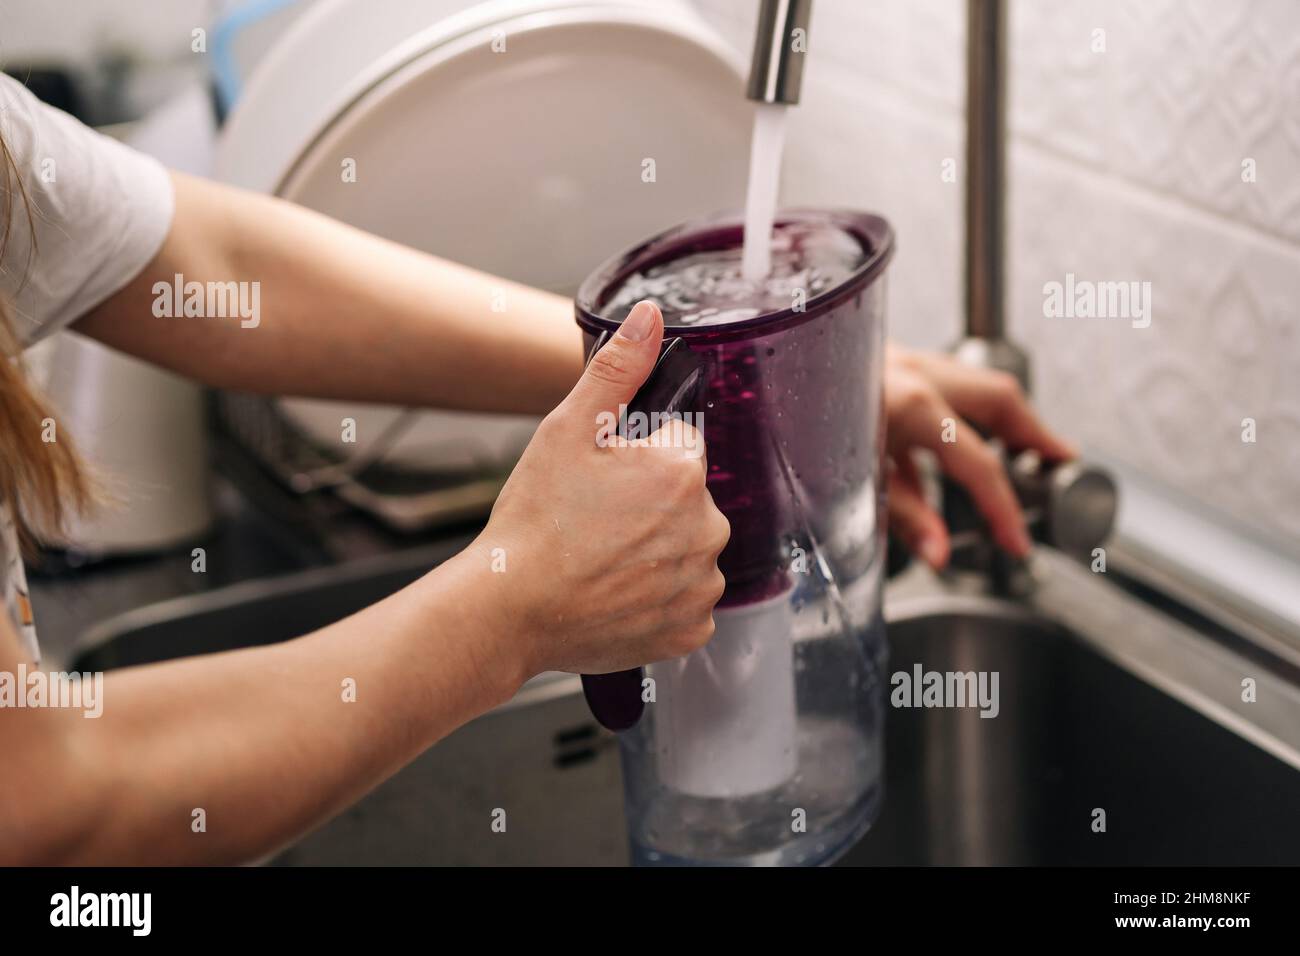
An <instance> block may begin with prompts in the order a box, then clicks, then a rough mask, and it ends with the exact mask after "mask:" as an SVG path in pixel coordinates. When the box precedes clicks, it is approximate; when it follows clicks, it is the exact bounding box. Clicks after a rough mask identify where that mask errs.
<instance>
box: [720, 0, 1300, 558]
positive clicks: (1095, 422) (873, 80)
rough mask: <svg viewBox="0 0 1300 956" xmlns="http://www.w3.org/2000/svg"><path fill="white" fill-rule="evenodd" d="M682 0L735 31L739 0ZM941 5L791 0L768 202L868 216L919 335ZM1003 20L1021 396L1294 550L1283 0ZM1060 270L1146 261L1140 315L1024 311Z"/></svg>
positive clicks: (947, 298) (939, 230) (897, 309)
mask: <svg viewBox="0 0 1300 956" xmlns="http://www.w3.org/2000/svg"><path fill="white" fill-rule="evenodd" d="M697 6H698V7H699V8H700V9H701V11H702V12H703V13H704V14H705V16H706V17H707V18H708V19H709V20H710V21H711V22H713V23H714V24H715V25H716V26H717V27H718V28H719V29H720V30H721V31H722V32H723V33H724V34H725V35H726V36H728V37H729V38H730V39H731V40H732V41H733V42H734V43H735V45H736V46H737V47H738V48H739V49H741V50H742V51H745V52H746V53H748V50H749V48H750V44H751V43H752V40H753V28H754V19H755V13H754V11H755V8H756V4H755V3H752V2H750V0H697ZM965 10H966V5H965V2H964V0H870V2H865V0H817V2H816V3H815V4H814V13H813V22H812V27H811V30H810V44H809V46H810V54H809V60H808V63H807V66H806V72H805V76H804V88H803V99H802V103H801V105H800V106H799V107H798V108H797V109H796V110H795V111H794V114H793V118H792V123H791V130H790V138H789V140H788V143H787V147H786V150H787V152H786V171H785V186H784V196H783V202H785V203H786V204H819V205H827V204H838V205H848V206H860V207H865V208H870V209H873V210H876V211H879V212H881V213H883V214H884V215H886V216H887V217H888V218H889V219H890V221H891V222H892V223H893V224H894V226H895V229H896V230H897V233H898V238H899V255H898V257H897V259H896V260H895V264H894V266H893V268H892V269H891V273H890V280H889V281H890V284H891V290H890V310H891V315H890V322H891V333H892V334H893V335H894V336H895V337H896V338H898V339H900V340H903V341H906V342H909V343H913V344H917V345H924V346H930V347H935V346H943V345H946V344H948V343H949V342H951V341H952V340H953V339H954V338H955V337H956V335H957V334H958V331H959V329H960V326H961V303H962V288H961V257H962V187H961V185H960V183H957V184H951V183H944V182H943V181H942V179H941V176H940V171H941V164H942V162H943V160H944V159H945V158H948V157H952V158H956V159H957V160H958V161H959V163H960V161H961V158H962V142H963V138H964V118H963V116H962V103H963V101H964V99H965V90H964V88H963V85H964V63H965ZM1097 30H1102V31H1104V42H1105V49H1104V52H1094V50H1093V44H1094V42H1095V41H1096V40H1097V39H1099V38H1100V36H1101V34H1097V33H1095V32H1094V31H1097ZM1010 32H1011V63H1010V104H1009V105H1010V126H1011V147H1010V157H1009V163H1008V179H1009V191H1010V196H1009V203H1010V205H1009V209H1008V227H1009V230H1010V232H1009V237H1008V256H1009V275H1008V283H1009V285H1008V310H1009V315H1008V323H1009V327H1010V329H1011V333H1012V335H1013V336H1014V337H1015V338H1017V339H1018V340H1019V341H1020V342H1021V343H1022V344H1023V345H1025V346H1027V347H1028V348H1029V349H1030V351H1031V353H1032V355H1033V362H1034V373H1035V388H1036V397H1037V400H1038V402H1039V404H1040V405H1041V406H1042V408H1043V410H1044V412H1045V414H1046V415H1047V416H1048V417H1049V419H1050V420H1052V421H1053V422H1054V423H1055V424H1057V425H1058V426H1059V427H1061V428H1062V429H1063V430H1065V431H1067V432H1068V433H1070V434H1072V435H1074V436H1077V437H1078V438H1080V440H1082V441H1083V443H1084V445H1085V447H1087V448H1088V449H1089V450H1090V451H1091V452H1092V453H1094V454H1098V455H1101V456H1102V457H1106V458H1111V459H1114V460H1117V461H1121V462H1124V463H1127V464H1129V465H1132V466H1135V467H1136V468H1138V469H1140V470H1142V471H1143V472H1145V473H1147V474H1149V475H1152V476H1153V477H1155V478H1157V479H1159V480H1160V481H1161V482H1163V483H1164V484H1165V485H1167V486H1168V487H1169V488H1170V489H1172V490H1173V491H1175V492H1176V493H1178V494H1180V495H1181V496H1183V497H1186V498H1190V499H1192V500H1194V501H1196V502H1199V503H1200V504H1201V505H1202V506H1205V507H1207V508H1209V509H1212V510H1213V511H1215V512H1217V513H1219V514H1221V515H1224V516H1228V517H1230V518H1231V519H1233V520H1235V521H1237V522H1238V523H1239V524H1240V525H1242V526H1243V527H1245V528H1249V529H1253V531H1254V532H1255V533H1257V534H1260V535H1263V536H1265V537H1267V538H1270V539H1271V540H1273V541H1275V542H1277V541H1282V542H1284V543H1285V544H1286V545H1287V546H1288V547H1289V549H1290V550H1292V551H1296V550H1300V549H1298V548H1297V546H1296V543H1295V542H1296V541H1297V540H1300V479H1298V478H1297V476H1298V475H1300V319H1298V317H1297V303H1298V302H1300V2H1296V0H1095V2H1090V3H1086V4H1084V3H1077V2H1071V0H1014V2H1013V3H1012V6H1011V25H1010ZM1247 158H1252V159H1254V160H1255V166H1256V171H1257V179H1256V181H1255V182H1253V183H1248V182H1243V181H1242V163H1243V160H1245V159H1247ZM1067 272H1073V273H1074V274H1075V275H1076V276H1077V277H1079V278H1081V279H1085V278H1086V279H1091V280H1096V281H1121V280H1138V281H1149V282H1151V284H1152V295H1153V303H1154V305H1153V320H1152V323H1151V327H1150V328H1147V329H1135V328H1133V327H1132V326H1131V324H1130V323H1129V322H1127V321H1124V320H1102V319H1093V320H1085V319H1048V318H1045V317H1044V316H1043V291H1042V289H1043V284H1044V283H1045V282H1048V281H1052V280H1055V281H1063V280H1064V277H1065V274H1066V273H1067ZM1245 417H1251V418H1254V419H1256V421H1257V423H1258V442H1257V443H1256V444H1253V445H1252V444H1244V443H1243V442H1242V441H1241V420H1242V419H1243V418H1245Z"/></svg>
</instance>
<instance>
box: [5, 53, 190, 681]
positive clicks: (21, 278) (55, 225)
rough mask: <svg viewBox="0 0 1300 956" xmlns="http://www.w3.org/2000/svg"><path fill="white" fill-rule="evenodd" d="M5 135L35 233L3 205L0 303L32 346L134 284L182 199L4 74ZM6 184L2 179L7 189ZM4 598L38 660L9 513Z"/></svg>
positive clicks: (14, 207) (152, 167)
mask: <svg viewBox="0 0 1300 956" xmlns="http://www.w3.org/2000/svg"><path fill="white" fill-rule="evenodd" d="M0 137H2V138H3V139H4V143H5V146H6V147H7V148H8V150H9V153H10V155H11V156H12V157H13V161H14V165H15V166H16V167H17V170H18V174H19V175H20V176H21V177H22V181H23V185H24V186H25V187H26V193H27V201H28V207H29V208H30V210H31V214H32V215H31V221H32V224H33V228H29V226H28V218H27V209H25V208H24V206H23V200H22V197H21V196H20V195H18V194H17V193H14V194H12V195H8V196H3V197H0V201H3V202H5V203H6V204H7V205H8V206H9V207H10V223H9V241H8V246H7V247H6V249H5V254H4V259H3V261H0V298H3V299H4V301H5V302H6V303H7V304H8V306H9V313H10V315H11V316H12V319H13V323H14V331H15V332H16V333H17V335H18V339H19V341H20V342H21V343H22V345H23V346H24V347H25V346H28V345H31V344H32V343H33V342H36V341H38V340H39V339H41V338H43V337H45V336H46V335H49V334H50V333H51V332H54V331H57V330H58V329H61V328H63V327H65V326H67V325H69V324H71V323H72V322H74V321H76V320H77V319H78V318H80V317H81V316H83V315H85V314H86V313H87V312H89V311H90V310H91V309H93V308H94V307H95V306H97V305H98V304H99V303H101V302H103V301H104V300H105V299H107V298H108V297H109V296H111V295H112V294H113V293H114V292H116V291H117V290H118V289H120V288H122V286H124V285H126V283H127V282H129V281H130V280H131V279H132V278H134V277H135V276H136V275H137V274H138V273H139V272H140V270H141V269H143V268H144V267H145V265H147V264H148V262H149V261H150V260H151V259H152V258H153V257H154V256H155V255H156V254H157V252H158V250H159V248H160V247H161V246H162V243H163V240H164V239H166V237H167V232H168V230H169V229H170V228H171V221H172V212H173V208H174V201H173V197H172V186H171V179H170V178H169V177H168V175H167V170H166V169H164V168H163V166H162V165H161V164H160V163H159V162H158V161H157V160H155V159H152V158H151V157H148V156H145V155H144V154H142V153H137V152H135V151H134V150H132V149H130V148H128V147H126V146H123V145H122V144H121V143H118V142H116V141H115V140H112V139H109V138H108V137H107V136H103V135H101V134H99V133H96V132H95V131H94V130H92V129H89V128H88V127H86V126H83V125H82V124H81V123H79V122H77V121H76V120H75V119H73V118H72V117H71V116H69V115H68V114H66V113H64V112H62V111H61V110H56V109H54V108H53V107H50V106H46V105H45V104H44V103H41V102H40V101H39V100H37V99H36V97H34V96H32V95H31V94H30V93H28V92H27V90H26V89H25V88H24V87H23V86H22V84H21V83H19V82H18V81H17V80H16V79H14V78H12V77H10V76H7V75H4V74H0ZM3 182H4V179H3V177H2V176H0V188H3V185H2V184H3ZM2 447H3V446H2V445H0V448H2ZM0 592H2V593H3V597H4V603H5V605H6V607H7V608H8V609H9V613H10V615H11V616H12V617H13V618H14V623H15V625H16V626H17V628H18V630H19V633H20V636H21V637H22V639H23V641H24V644H25V645H26V647H27V649H28V650H29V651H30V652H31V654H32V656H33V657H35V656H36V633H35V629H34V628H33V627H32V626H31V606H30V602H29V601H28V600H27V593H26V592H27V587H26V583H25V581H24V580H23V574H22V564H21V561H20V559H19V553H18V547H17V544H16V542H15V536H14V527H13V522H12V520H11V519H10V516H9V515H8V514H7V513H6V512H5V510H4V508H3V505H0Z"/></svg>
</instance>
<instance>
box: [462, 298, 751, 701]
mask: <svg viewBox="0 0 1300 956" xmlns="http://www.w3.org/2000/svg"><path fill="white" fill-rule="evenodd" d="M662 338H663V317H662V316H661V314H660V312H659V310H658V308H657V307H655V306H654V305H653V304H651V303H648V302H643V303H641V304H639V305H637V307H636V308H635V309H633V310H632V313H631V315H629V316H628V318H627V320H626V321H625V322H624V323H623V325H622V326H621V328H620V329H619V331H618V333H616V334H615V335H614V336H613V338H611V339H610V341H609V342H608V343H607V344H606V345H605V347H604V348H603V349H601V350H600V352H599V353H597V355H596V356H595V358H594V359H592V361H591V364H590V365H588V366H587V369H586V371H585V372H584V373H583V376H582V378H581V380H580V381H579V382H578V384H577V385H576V386H575V387H574V389H573V391H572V392H571V393H570V394H569V396H568V397H567V398H566V399H565V400H564V401H563V402H562V403H561V404H560V405H559V406H558V407H557V408H556V409H555V410H554V411H553V412H551V413H550V414H549V415H547V416H546V418H545V419H544V420H543V422H542V424H541V427H540V428H538V430H537V433H536V435H534V436H533V440H532V442H531V443H530V444H529V446H528V448H527V449H526V450H525V451H524V454H523V456H522V457H521V458H520V460H519V463H518V464H517V465H516V466H515V470H514V472H513V473H512V474H511V475H510V479H509V480H508V481H507V482H506V485H505V488H503V489H502V491H501V495H500V497H498V499H497V502H496V506H495V507H494V508H493V509H492V517H491V518H490V519H489V521H488V524H487V527H486V528H485V529H484V531H483V533H482V534H481V535H480V536H479V538H478V539H477V540H476V541H475V542H474V544H473V545H472V546H471V547H470V548H469V549H468V551H467V552H466V554H465V557H466V558H467V559H468V560H470V561H471V562H473V563H474V564H475V565H476V566H477V569H478V570H477V571H476V572H475V576H476V580H477V583H478V585H479V587H476V588H475V590H476V593H478V594H479V595H482V596H483V597H484V599H485V600H486V601H487V602H488V603H489V605H490V607H491V609H492V614H493V616H494V619H495V621H496V622H497V624H498V625H499V626H500V627H501V628H503V629H504V630H505V631H506V632H507V633H508V634H510V635H511V638H512V639H511V640H508V641H506V642H505V647H504V648H503V649H502V650H501V653H503V654H506V655H518V656H519V657H520V658H521V659H522V660H523V661H524V662H525V664H526V667H525V669H526V671H527V673H526V674H524V675H522V676H524V677H525V678H526V677H528V676H531V675H532V674H535V673H538V672H541V671H544V670H563V671H574V672H582V673H605V672H608V671H615V670H622V669H625V668H629V667H634V666H636V665H639V664H644V663H648V662H652V661H658V660H665V659H667V658H672V657H679V656H681V655H683V654H688V653H690V652H691V651H693V650H695V649H696V648H698V647H700V646H702V645H703V644H704V643H705V642H706V641H708V639H709V638H710V637H711V636H712V634H713V605H714V604H715V603H717V600H718V598H719V597H721V595H722V589H723V585H724V581H723V577H722V574H721V572H719V571H718V564H717V558H718V554H719V553H720V552H721V551H722V549H723V547H724V546H725V545H726V543H727V539H728V537H729V535H730V527H729V526H728V524H727V519H726V518H724V517H723V516H722V513H721V512H720V511H719V510H718V509H717V508H716V507H715V506H714V504H713V499H712V498H711V497H710V496H709V492H708V490H707V489H706V488H705V474H706V460H705V456H704V439H703V436H702V435H701V434H700V433H699V432H698V431H696V429H695V428H693V427H692V426H691V425H688V424H685V423H683V422H681V421H673V422H671V423H669V424H667V425H665V426H664V427H663V428H662V429H661V430H659V431H658V432H656V433H654V434H652V435H651V436H650V437H649V438H648V439H644V440H641V441H637V442H632V443H627V444H622V443H621V440H620V439H618V438H617V437H615V438H614V439H613V443H611V442H609V441H607V440H604V439H603V438H602V435H604V436H605V437H608V433H607V430H605V429H602V425H606V424H607V423H608V422H609V421H610V420H611V416H614V417H616V416H618V414H619V410H620V409H619V406H620V405H624V404H626V403H627V402H629V401H631V399H632V396H633V395H634V394H635V393H636V391H637V389H638V388H639V387H640V386H641V384H642V383H643V382H644V381H645V379H646V377H647V376H648V375H649V374H650V371H651V369H652V368H653V367H654V364H655V361H656V359H657V358H658V356H659V345H660V342H661V340H662ZM602 446H603V447H602ZM496 665H497V666H501V667H510V666H511V665H510V664H509V663H508V661H504V660H503V661H498V662H496ZM485 666H493V665H492V664H491V663H490V662H489V663H488V664H486V665H485Z"/></svg>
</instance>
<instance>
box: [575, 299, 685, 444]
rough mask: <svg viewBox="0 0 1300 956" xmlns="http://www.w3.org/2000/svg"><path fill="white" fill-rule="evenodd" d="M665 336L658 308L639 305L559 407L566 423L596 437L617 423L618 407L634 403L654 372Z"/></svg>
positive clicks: (629, 314) (649, 304) (597, 355)
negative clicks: (589, 431) (652, 371)
mask: <svg viewBox="0 0 1300 956" xmlns="http://www.w3.org/2000/svg"><path fill="white" fill-rule="evenodd" d="M663 337H664V321H663V316H662V315H661V314H660V312H659V307H658V306H657V305H655V304H654V303H653V302H650V301H649V300H642V301H640V302H638V303H637V304H636V305H635V306H634V307H633V308H632V311H631V312H629V313H628V316H627V318H626V319H624V320H623V324H622V325H620V326H619V328H618V331H617V332H615V333H614V335H613V336H611V337H610V340H609V341H608V342H606V343H605V345H604V347H603V348H601V350H600V351H599V352H597V353H596V354H595V355H594V356H592V359H591V361H590V362H588V363H587V368H586V370H585V371H584V372H583V373H582V378H580V379H578V384H577V385H575V386H574V387H573V391H572V392H570V393H569V396H568V398H566V399H565V400H564V402H563V403H562V404H561V405H560V411H561V415H562V416H563V418H564V420H565V421H568V422H572V423H573V424H574V425H575V426H578V427H583V428H585V427H590V428H591V434H592V435H593V436H595V435H597V433H598V432H599V430H600V429H601V427H602V424H605V425H607V424H608V423H609V422H610V421H611V417H610V416H613V418H612V420H613V421H617V419H618V417H619V414H620V412H621V409H620V407H619V406H621V405H626V404H627V403H628V402H630V401H631V400H632V396H633V395H635V394H636V392H637V389H639V388H640V387H641V385H642V384H643V383H644V382H645V380H646V379H647V378H648V377H649V375H650V372H651V370H653V369H654V366H655V362H656V360H658V358H659V345H660V343H662V342H663Z"/></svg>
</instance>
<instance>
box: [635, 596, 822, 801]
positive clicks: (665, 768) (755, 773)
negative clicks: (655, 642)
mask: <svg viewBox="0 0 1300 956" xmlns="http://www.w3.org/2000/svg"><path fill="white" fill-rule="evenodd" d="M713 620H714V623H715V625H716V629H715V631H714V634H713V639H712V640H710V641H709V643H708V644H706V645H705V646H704V647H702V648H701V649H700V650H698V651H696V652H695V653H693V654H689V655H687V656H686V657H684V658H681V659H679V660H675V661H668V662H667V663H664V664H657V665H655V666H654V668H653V676H654V678H655V683H656V684H657V686H656V688H655V703H654V704H652V705H651V706H652V707H653V708H654V720H655V748H656V751H657V752H658V758H659V773H660V777H661V779H662V780H663V782H664V783H665V784H666V785H667V786H669V787H671V788H673V789H675V790H678V791H680V792H681V793H686V794H691V795H694V796H700V797H737V796H745V795H747V794H753V793H761V792H762V791H764V790H771V789H773V788H774V787H778V786H780V785H781V784H782V783H784V782H785V781H786V780H789V779H790V778H791V777H792V776H794V772H795V768H796V765H797V763H798V753H797V747H796V741H795V706H794V645H793V639H792V632H793V628H794V609H793V608H792V607H791V606H790V594H789V592H788V591H787V592H785V593H783V594H781V595H778V596H777V597H774V598H769V599H767V600H764V601H757V602H755V603H753V604H745V605H741V606H739V607H727V608H718V609H716V610H715V611H714V612H713Z"/></svg>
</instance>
